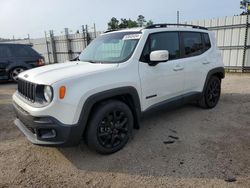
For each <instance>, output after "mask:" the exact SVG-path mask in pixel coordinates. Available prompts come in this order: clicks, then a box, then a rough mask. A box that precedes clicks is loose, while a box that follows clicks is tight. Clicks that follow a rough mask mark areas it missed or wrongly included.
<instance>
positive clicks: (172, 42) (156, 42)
mask: <svg viewBox="0 0 250 188" xmlns="http://www.w3.org/2000/svg"><path fill="white" fill-rule="evenodd" d="M179 44H180V42H179V34H178V32H164V33H163V32H162V33H155V34H151V35H150V36H149V38H148V40H147V43H146V45H145V47H144V50H143V52H142V56H141V61H142V62H148V61H149V56H150V53H151V52H152V51H157V50H168V52H169V60H174V59H178V58H180V45H179Z"/></svg>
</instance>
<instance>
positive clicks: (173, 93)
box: [139, 32, 185, 109]
mask: <svg viewBox="0 0 250 188" xmlns="http://www.w3.org/2000/svg"><path fill="white" fill-rule="evenodd" d="M156 50H168V51H169V61H167V62H163V63H159V64H157V65H156V66H150V65H149V64H148V62H149V56H150V53H151V52H152V51H156ZM139 75H140V81H141V90H142V99H143V108H144V109H147V108H148V107H150V106H152V105H154V104H157V103H160V102H163V101H166V100H168V99H172V98H174V97H177V96H181V94H183V90H184V80H185V77H184V67H183V64H182V61H180V40H179V32H160V33H153V34H151V35H149V37H148V39H147V42H146V44H145V47H144V50H143V52H142V55H141V58H140V63H139Z"/></svg>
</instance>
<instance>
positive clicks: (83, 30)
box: [82, 25, 87, 48]
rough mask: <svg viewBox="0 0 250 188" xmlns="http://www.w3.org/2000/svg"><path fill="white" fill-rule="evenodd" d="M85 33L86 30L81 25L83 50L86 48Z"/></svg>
mask: <svg viewBox="0 0 250 188" xmlns="http://www.w3.org/2000/svg"><path fill="white" fill-rule="evenodd" d="M85 32H86V30H85V28H84V25H82V36H83V48H86V46H87V43H86V35H85Z"/></svg>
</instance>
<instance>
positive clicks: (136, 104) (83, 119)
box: [78, 86, 141, 134]
mask: <svg viewBox="0 0 250 188" xmlns="http://www.w3.org/2000/svg"><path fill="white" fill-rule="evenodd" d="M124 96H129V97H130V98H131V99H132V101H131V102H132V104H127V105H128V106H129V107H130V109H131V111H132V113H133V115H134V128H137V129H138V128H139V127H140V118H141V105H140V98H139V95H138V92H137V90H136V89H135V88H134V87H131V86H128V87H120V88H114V89H110V90H105V91H102V92H99V93H96V94H93V95H91V96H90V97H88V98H87V100H86V101H85V103H84V105H83V107H82V111H81V113H80V117H79V120H78V126H80V127H81V132H82V134H84V132H85V130H86V127H87V124H88V120H89V117H90V115H91V111H92V110H93V108H94V106H95V105H96V104H97V103H100V102H102V101H105V100H109V99H117V98H120V97H124ZM131 105H133V106H131Z"/></svg>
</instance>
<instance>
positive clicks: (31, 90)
mask: <svg viewBox="0 0 250 188" xmlns="http://www.w3.org/2000/svg"><path fill="white" fill-rule="evenodd" d="M17 90H18V92H19V93H20V94H21V95H22V96H23V97H24V98H26V99H27V100H29V101H31V102H35V99H36V84H34V83H31V82H27V81H24V80H21V79H18V87H17Z"/></svg>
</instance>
